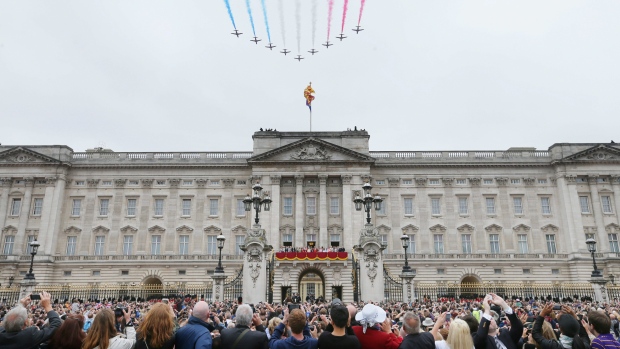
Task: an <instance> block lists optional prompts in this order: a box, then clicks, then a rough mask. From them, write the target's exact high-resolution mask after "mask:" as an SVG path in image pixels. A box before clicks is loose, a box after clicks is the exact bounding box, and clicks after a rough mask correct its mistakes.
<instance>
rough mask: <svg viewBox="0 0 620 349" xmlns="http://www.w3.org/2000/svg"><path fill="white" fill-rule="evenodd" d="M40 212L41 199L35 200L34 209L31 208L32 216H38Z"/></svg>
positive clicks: (41, 207)
mask: <svg viewBox="0 0 620 349" xmlns="http://www.w3.org/2000/svg"><path fill="white" fill-rule="evenodd" d="M41 211H43V198H35V199H34V207H33V208H32V215H33V216H40V215H41Z"/></svg>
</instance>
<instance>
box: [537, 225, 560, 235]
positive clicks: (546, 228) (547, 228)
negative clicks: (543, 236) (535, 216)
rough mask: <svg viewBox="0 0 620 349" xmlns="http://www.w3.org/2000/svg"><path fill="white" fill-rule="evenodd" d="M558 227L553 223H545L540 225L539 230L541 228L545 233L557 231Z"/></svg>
mask: <svg viewBox="0 0 620 349" xmlns="http://www.w3.org/2000/svg"><path fill="white" fill-rule="evenodd" d="M559 229H560V228H558V227H557V226H555V225H553V224H547V225H545V226H544V227H541V228H540V230H542V231H543V232H545V233H547V232H554V233H555V232H557V231H558V230H559Z"/></svg>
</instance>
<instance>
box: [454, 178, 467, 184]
mask: <svg viewBox="0 0 620 349" xmlns="http://www.w3.org/2000/svg"><path fill="white" fill-rule="evenodd" d="M456 184H458V185H465V184H467V179H457V180H456Z"/></svg>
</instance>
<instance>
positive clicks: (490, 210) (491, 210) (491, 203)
mask: <svg viewBox="0 0 620 349" xmlns="http://www.w3.org/2000/svg"><path fill="white" fill-rule="evenodd" d="M485 199H486V203H487V214H495V198H485Z"/></svg>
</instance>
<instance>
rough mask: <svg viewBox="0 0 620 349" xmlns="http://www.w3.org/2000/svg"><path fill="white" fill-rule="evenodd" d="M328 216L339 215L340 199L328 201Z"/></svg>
mask: <svg viewBox="0 0 620 349" xmlns="http://www.w3.org/2000/svg"><path fill="white" fill-rule="evenodd" d="M329 214H334V215H337V214H340V199H338V198H330V200H329Z"/></svg>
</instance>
